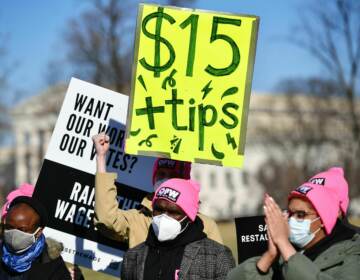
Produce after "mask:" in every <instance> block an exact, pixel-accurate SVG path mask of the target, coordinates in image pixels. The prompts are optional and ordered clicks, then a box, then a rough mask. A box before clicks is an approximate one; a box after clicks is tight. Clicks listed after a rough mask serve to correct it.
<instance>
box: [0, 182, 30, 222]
mask: <svg viewBox="0 0 360 280" xmlns="http://www.w3.org/2000/svg"><path fill="white" fill-rule="evenodd" d="M34 189H35V188H34V186H33V185H30V184H27V183H24V184H22V185H20V186H19V187H18V188H17V189H16V190H13V191H12V192H10V193H9V194H8V196H7V197H6V202H5V204H4V205H3V207H2V209H1V218H2V219H3V218H4V217H5V216H6V214H7V211H8V209H9V205H10V204H11V202H12V201H13V200H14V199H15V198H16V197H18V196H29V197H31V196H32V194H33V192H34Z"/></svg>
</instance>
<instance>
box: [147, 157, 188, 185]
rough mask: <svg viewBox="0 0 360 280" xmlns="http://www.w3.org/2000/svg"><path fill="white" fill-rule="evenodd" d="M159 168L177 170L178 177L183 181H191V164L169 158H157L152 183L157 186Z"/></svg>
mask: <svg viewBox="0 0 360 280" xmlns="http://www.w3.org/2000/svg"><path fill="white" fill-rule="evenodd" d="M159 168H168V169H175V171H176V173H177V177H178V178H181V179H190V172H191V162H188V161H180V160H174V159H168V158H157V159H156V160H155V162H154V166H153V173H152V183H153V185H155V175H156V173H157V171H158V170H159Z"/></svg>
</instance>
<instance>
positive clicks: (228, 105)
mask: <svg viewBox="0 0 360 280" xmlns="http://www.w3.org/2000/svg"><path fill="white" fill-rule="evenodd" d="M230 108H231V109H234V110H237V109H239V105H237V104H235V103H231V102H229V103H226V104H225V105H224V106H223V107H222V112H223V113H224V115H226V116H227V117H228V118H230V119H231V120H232V123H228V122H226V121H225V120H224V119H221V120H220V124H221V125H222V126H223V127H225V128H226V129H233V128H235V127H237V125H238V124H239V119H238V117H237V115H236V114H233V113H231V112H229V109H230Z"/></svg>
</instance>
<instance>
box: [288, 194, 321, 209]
mask: <svg viewBox="0 0 360 280" xmlns="http://www.w3.org/2000/svg"><path fill="white" fill-rule="evenodd" d="M288 208H289V210H292V211H295V210H304V211H310V210H314V211H315V209H314V208H313V207H312V205H311V203H310V201H308V200H307V199H305V198H300V197H293V198H292V199H291V200H290V201H289V205H288Z"/></svg>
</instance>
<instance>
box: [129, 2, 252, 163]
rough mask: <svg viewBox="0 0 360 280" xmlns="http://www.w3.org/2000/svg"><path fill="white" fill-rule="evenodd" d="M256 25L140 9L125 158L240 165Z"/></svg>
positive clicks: (234, 18)
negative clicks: (159, 158)
mask: <svg viewBox="0 0 360 280" xmlns="http://www.w3.org/2000/svg"><path fill="white" fill-rule="evenodd" d="M258 24H259V18H258V17H256V16H247V15H234V14H225V13H218V12H210V11H203V10H192V9H184V8H176V7H167V6H165V7H163V6H157V5H148V4H141V5H140V6H139V13H138V21H137V33H136V42H135V52H136V53H135V58H134V60H135V61H134V69H133V81H132V93H131V98H130V104H129V115H128V123H127V124H128V125H127V133H126V134H127V135H126V146H125V149H126V152H127V153H130V154H141V155H152V156H165V157H169V158H173V159H178V160H184V161H193V162H203V163H212V164H217V165H224V166H235V167H240V166H241V165H242V162H243V156H244V145H245V136H246V123H247V114H248V107H249V98H250V90H251V80H252V73H253V65H254V57H255V48H256V40H257V30H258Z"/></svg>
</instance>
